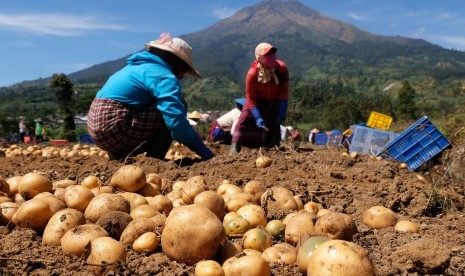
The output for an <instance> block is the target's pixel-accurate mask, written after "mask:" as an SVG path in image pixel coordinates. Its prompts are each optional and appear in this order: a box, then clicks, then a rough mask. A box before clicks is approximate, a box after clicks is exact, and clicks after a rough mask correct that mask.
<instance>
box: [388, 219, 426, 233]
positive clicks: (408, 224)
mask: <svg viewBox="0 0 465 276" xmlns="http://www.w3.org/2000/svg"><path fill="white" fill-rule="evenodd" d="M394 230H396V231H397V232H407V233H418V232H419V231H420V228H419V227H418V225H417V224H416V223H415V222H413V221H410V220H405V219H403V220H399V221H398V222H397V223H396V225H395V226H394Z"/></svg>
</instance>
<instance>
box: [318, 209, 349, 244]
mask: <svg viewBox="0 0 465 276" xmlns="http://www.w3.org/2000/svg"><path fill="white" fill-rule="evenodd" d="M315 230H316V231H317V232H318V233H319V235H322V236H327V237H328V238H330V239H338V240H346V241H352V237H353V236H354V235H355V234H357V233H358V230H357V226H356V225H355V222H354V220H353V219H352V217H351V216H350V215H347V214H343V213H338V212H331V213H328V214H326V215H324V216H322V217H320V218H319V219H318V220H317V221H316V223H315Z"/></svg>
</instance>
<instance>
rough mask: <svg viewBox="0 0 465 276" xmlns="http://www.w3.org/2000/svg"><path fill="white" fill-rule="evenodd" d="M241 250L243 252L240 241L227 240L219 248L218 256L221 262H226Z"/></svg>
mask: <svg viewBox="0 0 465 276" xmlns="http://www.w3.org/2000/svg"><path fill="white" fill-rule="evenodd" d="M240 252H242V246H241V245H240V244H239V243H238V242H232V241H228V240H225V242H224V243H223V244H221V246H220V248H219V249H218V252H217V254H216V258H217V259H218V260H219V261H220V262H224V261H226V260H227V259H229V258H231V257H234V255H236V254H237V253H240Z"/></svg>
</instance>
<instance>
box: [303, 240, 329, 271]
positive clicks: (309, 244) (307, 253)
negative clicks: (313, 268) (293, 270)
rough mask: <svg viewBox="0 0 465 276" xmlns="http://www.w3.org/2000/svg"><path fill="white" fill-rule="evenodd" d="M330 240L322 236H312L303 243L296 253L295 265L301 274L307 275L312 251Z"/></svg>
mask: <svg viewBox="0 0 465 276" xmlns="http://www.w3.org/2000/svg"><path fill="white" fill-rule="evenodd" d="M329 240H331V239H329V238H328V237H323V236H313V237H310V238H309V239H308V240H306V241H304V242H303V243H302V244H301V245H300V247H299V250H298V253H297V265H298V266H299V269H300V271H302V273H304V274H306V273H307V267H308V261H309V260H310V257H311V256H312V254H313V251H314V250H315V249H316V248H318V246H320V245H321V244H322V243H324V242H327V241H329Z"/></svg>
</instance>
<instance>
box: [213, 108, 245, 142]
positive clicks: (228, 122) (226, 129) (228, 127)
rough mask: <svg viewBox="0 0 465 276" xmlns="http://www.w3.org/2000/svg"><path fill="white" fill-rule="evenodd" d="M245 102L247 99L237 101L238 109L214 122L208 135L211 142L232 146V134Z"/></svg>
mask: <svg viewBox="0 0 465 276" xmlns="http://www.w3.org/2000/svg"><path fill="white" fill-rule="evenodd" d="M244 101H245V99H236V100H235V102H236V107H234V108H233V109H231V110H230V111H228V112H227V113H225V114H223V115H222V116H220V117H219V118H218V119H216V120H215V121H213V123H212V125H211V127H210V131H209V135H208V139H209V140H210V141H213V142H220V143H223V144H231V139H232V134H233V133H234V128H235V126H236V123H237V120H239V116H240V115H241V109H242V106H243V105H244Z"/></svg>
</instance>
